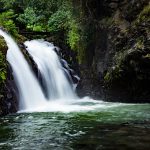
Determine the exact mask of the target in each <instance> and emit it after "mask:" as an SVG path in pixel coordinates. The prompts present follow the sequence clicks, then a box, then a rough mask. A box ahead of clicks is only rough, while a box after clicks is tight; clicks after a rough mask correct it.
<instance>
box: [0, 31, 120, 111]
mask: <svg viewBox="0 0 150 150" xmlns="http://www.w3.org/2000/svg"><path fill="white" fill-rule="evenodd" d="M0 35H2V36H3V37H4V39H5V41H6V43H7V46H8V51H7V60H8V62H9V63H10V65H11V67H12V70H13V76H14V79H15V82H16V85H17V87H18V91H19V110H20V112H47V111H61V112H71V111H90V110H94V109H97V108H98V109H99V108H101V109H103V108H109V107H116V106H119V105H120V104H119V105H118V104H115V103H114V104H113V103H109V104H108V103H106V102H103V101H96V100H92V99H90V98H88V97H85V98H83V99H79V98H78V97H77V96H76V94H75V92H74V91H73V87H72V86H71V84H70V83H69V80H67V78H66V76H65V72H64V71H63V70H64V68H62V65H61V63H60V61H59V57H58V56H57V54H56V53H55V51H54V48H55V47H54V45H52V44H50V43H48V42H44V41H39V40H33V41H27V42H26V43H25V45H26V46H27V49H28V52H29V53H30V55H31V56H32V57H33V60H34V61H35V62H36V64H37V65H38V69H39V70H40V73H41V76H42V80H43V84H45V87H46V91H47V93H48V98H46V97H45V96H44V93H43V90H42V88H41V85H40V84H39V82H38V80H37V78H36V77H35V75H34V73H33V72H32V70H31V68H30V66H29V64H28V62H27V61H26V60H25V58H24V56H23V54H22V53H21V51H20V49H19V47H18V46H17V44H16V43H15V41H14V40H13V39H12V38H11V37H10V36H9V35H8V34H6V33H5V32H4V31H2V30H0ZM65 71H66V70H65ZM69 78H70V77H69ZM56 99H57V100H56ZM53 100H54V101H53ZM66 100H67V101H66Z"/></svg>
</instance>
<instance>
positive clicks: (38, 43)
mask: <svg viewBox="0 0 150 150" xmlns="http://www.w3.org/2000/svg"><path fill="white" fill-rule="evenodd" d="M25 46H26V47H27V51H28V52H29V54H30V55H31V56H32V58H33V60H34V62H35V63H36V64H37V66H38V69H39V71H40V74H41V77H42V82H43V85H44V87H45V88H44V90H45V92H46V94H47V97H48V99H49V100H54V99H65V100H67V99H73V98H76V95H75V92H74V91H73V87H72V85H71V84H70V83H69V80H68V79H67V77H66V75H68V78H69V79H71V77H70V76H69V73H67V74H66V73H65V71H67V70H65V71H64V68H63V66H62V65H61V63H60V60H59V57H58V55H57V54H56V52H55V49H56V47H55V46H54V45H53V44H51V43H49V42H46V41H44V40H32V41H26V42H25Z"/></svg>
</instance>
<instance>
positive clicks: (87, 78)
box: [0, 0, 150, 114]
mask: <svg viewBox="0 0 150 150" xmlns="http://www.w3.org/2000/svg"><path fill="white" fill-rule="evenodd" d="M0 5H1V8H0V28H1V29H3V30H5V31H6V32H8V33H9V34H11V35H12V36H13V37H14V38H15V40H16V41H17V43H19V44H20V46H21V45H22V43H23V42H24V41H25V40H26V39H34V38H44V39H46V40H48V41H51V42H54V43H55V44H56V45H58V46H59V47H60V48H62V49H63V50H64V51H65V52H64V53H65V58H66V59H67V61H68V62H69V63H70V64H71V65H72V67H73V68H74V70H76V71H77V72H78V74H79V75H80V77H81V81H80V83H79V85H78V87H77V92H78V94H79V95H80V96H92V97H93V98H103V99H105V100H107V101H121V102H150V101H149V100H150V91H149V85H150V17H149V16H150V3H149V1H148V0H101V1H100V0H76V1H73V0H57V1H55V0H42V1H41V0H9V1H8V0H0ZM6 52H7V46H6V44H5V42H4V40H3V38H2V37H0V114H3V113H4V114H7V113H9V112H14V111H16V109H17V101H16V98H15V96H14V95H15V94H13V93H14V91H13V90H12V89H11V86H12V83H11V84H10V80H13V79H12V75H11V69H10V67H9V65H8V63H7V61H6V59H5V58H6ZM8 103H11V106H12V107H11V108H9V109H8V108H7V107H8Z"/></svg>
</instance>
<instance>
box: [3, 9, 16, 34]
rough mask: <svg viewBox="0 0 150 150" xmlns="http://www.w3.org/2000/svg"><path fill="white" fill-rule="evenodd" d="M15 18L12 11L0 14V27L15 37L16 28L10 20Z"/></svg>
mask: <svg viewBox="0 0 150 150" xmlns="http://www.w3.org/2000/svg"><path fill="white" fill-rule="evenodd" d="M14 17H15V15H14V12H13V11H12V10H10V11H6V12H3V13H1V14H0V26H2V27H3V28H5V29H6V30H7V31H8V32H9V33H10V34H12V35H14V36H15V35H17V28H16V26H15V23H14V21H13V20H12V19H13V18H14Z"/></svg>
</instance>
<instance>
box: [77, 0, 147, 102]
mask: <svg viewBox="0 0 150 150" xmlns="http://www.w3.org/2000/svg"><path fill="white" fill-rule="evenodd" d="M82 2H83V3H82V9H83V10H84V12H85V13H84V15H85V16H86V18H89V19H87V21H91V22H92V23H93V26H94V28H95V30H94V31H93V36H94V39H93V40H94V41H93V43H94V44H95V45H94V48H93V49H91V48H90V46H89V47H87V48H86V50H85V55H86V56H87V62H86V65H85V64H84V67H81V68H82V69H83V70H82V69H81V70H82V79H83V80H82V82H81V86H80V89H81V91H86V90H87V89H88V90H87V91H88V92H87V93H88V94H86V95H90V96H93V97H95V95H96V96H98V97H99V98H103V99H105V100H108V101H122V102H149V100H150V93H149V85H150V84H149V81H150V80H149V74H150V70H149V67H150V66H149V63H150V61H149V50H150V47H149V33H150V26H149V24H150V23H149V19H150V18H149V16H150V4H149V2H148V1H147V0H134V1H131V0H102V1H98V0H94V1H91V0H84V1H82ZM85 16H84V17H85ZM90 51H92V52H90ZM93 51H94V52H93ZM89 52H90V53H89ZM90 57H91V59H90ZM89 60H90V61H91V62H89ZM81 66H82V65H81ZM84 68H85V69H84ZM87 70H88V73H86V72H87ZM87 74H88V75H87ZM89 80H90V81H89ZM95 81H96V82H95ZM88 82H89V83H88ZM95 87H96V89H95ZM94 89H95V91H97V92H95V93H94V94H93V93H92V92H91V91H93V90H94ZM79 91H80V90H79ZM99 93H100V94H99ZM99 95H101V96H99Z"/></svg>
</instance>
